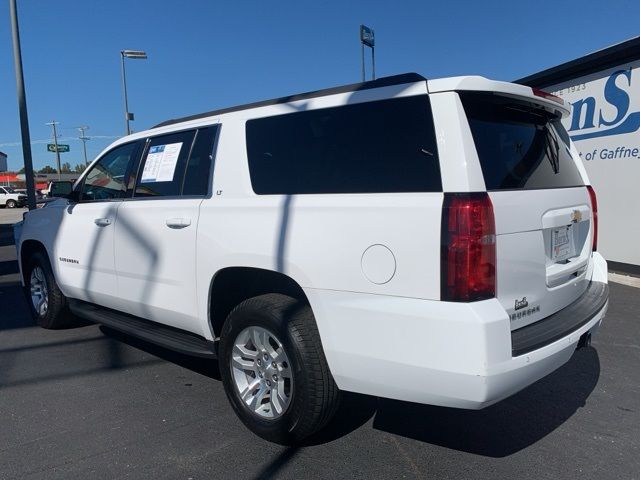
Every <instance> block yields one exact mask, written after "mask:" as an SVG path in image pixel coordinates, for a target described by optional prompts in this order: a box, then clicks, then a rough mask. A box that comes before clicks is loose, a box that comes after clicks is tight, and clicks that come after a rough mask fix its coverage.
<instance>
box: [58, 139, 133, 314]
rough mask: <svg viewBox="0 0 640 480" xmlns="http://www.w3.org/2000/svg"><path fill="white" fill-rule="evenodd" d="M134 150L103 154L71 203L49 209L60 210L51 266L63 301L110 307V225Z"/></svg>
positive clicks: (123, 148)
mask: <svg viewBox="0 0 640 480" xmlns="http://www.w3.org/2000/svg"><path fill="white" fill-rule="evenodd" d="M138 147H139V143H137V142H132V143H128V144H125V145H120V146H118V147H116V148H114V149H113V150H111V151H109V152H108V153H106V154H105V155H104V156H102V158H100V160H98V162H96V163H95V164H94V165H92V166H91V169H90V170H89V172H87V175H85V176H84V179H83V181H82V183H81V185H80V186H79V187H78V188H79V201H78V202H77V203H70V204H69V205H66V206H61V207H57V206H56V207H53V206H52V207H49V208H61V209H63V212H62V213H61V216H62V219H61V222H60V224H59V225H60V226H59V230H58V232H57V233H56V235H55V240H54V255H55V258H54V259H52V261H54V262H56V263H57V269H56V270H57V275H58V283H59V285H60V287H61V289H62V291H63V292H64V293H65V294H66V295H67V296H68V297H71V298H78V299H81V300H86V301H89V302H92V303H96V304H99V305H104V306H108V307H111V306H113V304H114V299H115V296H116V276H115V261H114V254H113V246H114V232H115V223H116V220H117V217H118V209H119V207H120V205H121V204H122V199H123V198H124V196H125V195H126V191H127V187H126V181H125V179H126V178H127V175H128V172H129V169H130V167H131V165H132V164H133V161H134V159H135V156H136V152H137V150H138Z"/></svg>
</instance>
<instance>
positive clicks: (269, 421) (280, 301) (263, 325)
mask: <svg viewBox="0 0 640 480" xmlns="http://www.w3.org/2000/svg"><path fill="white" fill-rule="evenodd" d="M256 332H257V333H256ZM256 334H257V335H258V341H257V343H262V344H263V345H264V344H266V343H268V344H269V346H270V348H269V346H267V348H266V349H262V350H261V349H260V347H259V346H257V345H256V344H254V343H253V341H254V339H255V338H256ZM267 335H269V336H270V337H267ZM247 338H249V339H250V340H249V341H248V343H246V344H245V343H243V342H244V341H245V339H247ZM236 343H240V344H242V345H244V350H243V353H242V357H241V358H242V359H241V361H242V362H243V369H244V370H243V369H240V368H239V367H238V363H237V361H236V362H234V361H232V359H233V357H234V356H235V357H236V359H237V358H238V355H239V352H240V351H241V350H240V349H238V347H237V346H236ZM278 345H279V346H278ZM253 350H255V351H256V352H255V353H256V354H257V356H255V357H254V352H253ZM261 351H262V352H263V353H262V355H261V354H260V352H261ZM265 351H267V352H270V353H267V355H269V359H268V361H267V362H263V364H262V366H260V365H258V364H259V363H260V362H259V360H260V357H261V356H262V359H265V358H266V357H265V356H264V355H265V354H264V352H265ZM283 351H284V355H283V354H282V352H283ZM247 352H250V353H251V354H250V355H245V354H246V353H247ZM219 353H220V356H219V359H220V375H221V377H222V381H223V384H224V388H225V392H226V394H227V397H228V398H229V401H230V402H231V406H232V407H233V409H234V410H235V412H236V414H237V415H238V417H240V420H242V422H243V423H244V424H245V425H246V426H247V427H248V428H249V430H251V431H252V432H253V433H255V434H256V435H258V436H260V437H262V438H264V439H265V440H269V441H271V442H275V443H279V444H283V445H291V444H294V443H298V442H300V441H301V440H303V439H304V438H306V437H308V436H310V435H312V434H314V433H316V432H318V431H319V430H320V429H322V427H323V426H324V425H326V423H327V422H328V421H329V420H330V419H331V417H332V416H333V415H334V413H335V412H336V409H337V406H338V402H339V394H340V391H339V390H338V387H337V385H336V384H335V382H334V380H333V377H332V376H331V372H330V371H329V366H328V365H327V361H326V359H325V356H324V352H323V350H322V344H321V341H320V335H319V333H318V327H317V326H316V322H315V319H314V317H313V313H312V311H311V307H310V306H309V305H308V304H307V303H305V302H302V301H300V300H297V299H294V298H292V297H289V296H286V295H281V294H267V295H261V296H258V297H254V298H250V299H248V300H245V301H244V302H242V303H240V304H239V305H238V306H237V307H236V308H235V309H234V310H233V311H232V312H231V313H230V314H229V316H228V318H227V320H226V322H225V324H224V326H223V328H222V334H221V339H220V348H219ZM274 360H275V368H274V363H273V361H274ZM269 362H271V363H270V364H269ZM247 365H252V366H247ZM269 365H270V366H269ZM261 369H262V370H261ZM261 374H263V377H259V376H260V375H261ZM273 374H275V375H276V377H277V380H278V381H277V382H275V381H272V383H271V387H272V388H270V387H265V382H266V383H269V382H268V381H267V380H268V379H269V378H272V379H273V378H274V377H273ZM252 375H253V376H252ZM287 375H288V377H287ZM243 379H245V380H246V386H244V383H243V382H244V380H243ZM256 382H258V383H259V386H258V387H255V388H251V387H250V386H249V385H250V384H251V385H253V384H255V383H256ZM243 386H244V388H243ZM241 388H243V390H244V391H245V400H242V398H241ZM267 388H269V391H268V392H267V393H265V390H264V389H267ZM279 393H281V394H283V395H280V394H279ZM287 394H288V395H287ZM260 395H262V397H260ZM272 395H273V397H272ZM281 397H283V398H281ZM287 397H288V400H287V399H285V398H287ZM260 398H261V402H262V403H261V402H260V401H258V400H259V399H260ZM274 400H275V401H274ZM248 403H252V406H250V405H248ZM277 404H279V406H280V410H281V411H280V412H278V411H277V410H278V408H277ZM256 405H257V406H258V409H259V412H258V411H256Z"/></svg>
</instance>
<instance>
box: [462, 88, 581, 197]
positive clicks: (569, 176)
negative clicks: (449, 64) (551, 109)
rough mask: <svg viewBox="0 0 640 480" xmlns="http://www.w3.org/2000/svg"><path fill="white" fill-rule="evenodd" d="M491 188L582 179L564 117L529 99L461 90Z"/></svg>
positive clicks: (554, 184) (555, 185)
mask: <svg viewBox="0 0 640 480" xmlns="http://www.w3.org/2000/svg"><path fill="white" fill-rule="evenodd" d="M460 97H461V99H462V103H463V105H464V109H465V112H466V114H467V118H468V120H469V126H470V127H471V133H472V135H473V140H474V142H475V145H476V150H477V152H478V157H479V159H480V164H481V166H482V173H483V175H484V181H485V184H486V187H487V190H512V189H540V188H562V187H575V186H581V185H584V182H583V180H582V177H581V176H580V172H579V171H578V168H577V166H576V164H575V162H574V161H573V159H572V157H571V154H570V153H569V136H568V135H567V133H566V131H565V130H564V127H563V126H562V125H561V124H560V120H559V118H557V117H554V116H553V115H551V114H550V113H548V112H546V111H544V110H542V109H540V108H538V107H535V105H533V104H531V103H527V102H520V101H516V100H513V99H509V98H506V97H501V96H498V95H491V94H486V93H471V92H463V93H460Z"/></svg>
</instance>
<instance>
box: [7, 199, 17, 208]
mask: <svg viewBox="0 0 640 480" xmlns="http://www.w3.org/2000/svg"><path fill="white" fill-rule="evenodd" d="M17 206H18V203H17V202H16V201H15V200H7V208H16V207H17Z"/></svg>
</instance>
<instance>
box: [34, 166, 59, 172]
mask: <svg viewBox="0 0 640 480" xmlns="http://www.w3.org/2000/svg"><path fill="white" fill-rule="evenodd" d="M38 173H56V169H55V168H52V167H50V166H49V165H45V166H44V167H42V168H41V169H40V170H38Z"/></svg>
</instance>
